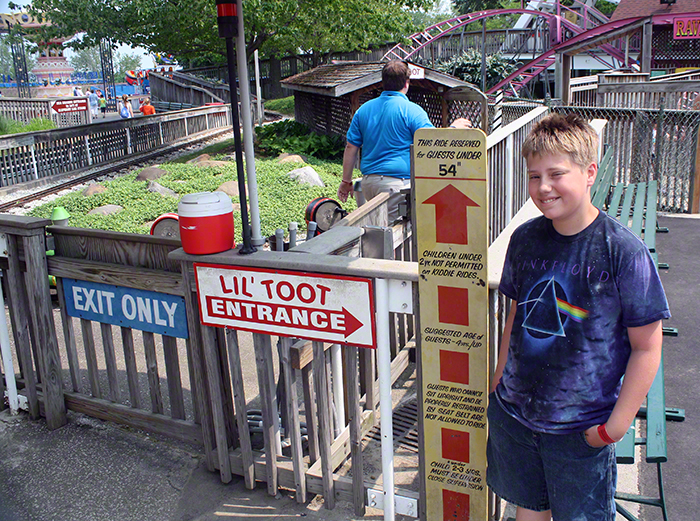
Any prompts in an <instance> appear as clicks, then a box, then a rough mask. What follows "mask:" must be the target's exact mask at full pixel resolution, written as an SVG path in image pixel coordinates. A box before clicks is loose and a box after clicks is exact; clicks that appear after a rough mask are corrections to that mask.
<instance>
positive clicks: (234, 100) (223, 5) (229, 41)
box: [216, 0, 257, 255]
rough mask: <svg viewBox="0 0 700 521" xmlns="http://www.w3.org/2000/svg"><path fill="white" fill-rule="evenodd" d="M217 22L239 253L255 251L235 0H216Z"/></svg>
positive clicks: (244, 253)
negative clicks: (232, 151) (240, 97)
mask: <svg viewBox="0 0 700 521" xmlns="http://www.w3.org/2000/svg"><path fill="white" fill-rule="evenodd" d="M216 12H217V22H218V24H219V36H220V37H221V38H224V39H225V40H226V60H227V65H228V84H229V89H230V91H231V121H232V124H233V143H234V146H235V148H236V172H237V174H238V194H239V199H240V203H241V222H242V226H243V246H241V249H240V250H239V253H240V254H241V255H246V254H249V253H254V252H256V251H257V248H255V247H254V246H253V245H252V242H251V232H250V221H249V220H248V201H247V199H246V191H245V175H244V173H243V150H242V148H241V127H240V123H239V120H238V92H237V89H236V63H235V61H234V55H235V51H234V48H233V38H234V37H235V36H236V35H237V34H238V14H237V13H238V11H237V6H236V3H235V2H230V0H216Z"/></svg>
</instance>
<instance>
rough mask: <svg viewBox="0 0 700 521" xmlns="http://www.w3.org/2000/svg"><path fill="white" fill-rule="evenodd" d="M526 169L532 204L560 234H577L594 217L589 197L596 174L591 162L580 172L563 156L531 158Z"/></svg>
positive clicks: (537, 156)
mask: <svg viewBox="0 0 700 521" xmlns="http://www.w3.org/2000/svg"><path fill="white" fill-rule="evenodd" d="M527 169H528V176H529V182H528V191H529V194H530V197H531V198H532V201H533V202H534V203H535V206H537V208H539V210H540V211H541V212H542V213H543V214H544V216H545V217H547V219H551V220H552V225H553V226H554V229H555V230H557V232H559V233H560V234H562V235H574V234H577V233H579V232H580V231H582V230H583V229H585V228H586V227H587V226H588V225H589V224H591V223H592V222H593V221H594V220H595V218H596V217H597V216H598V209H597V208H596V207H595V206H593V204H592V203H591V196H590V188H591V186H593V182H594V181H595V178H596V174H597V173H598V165H596V164H595V163H591V164H590V165H589V166H588V167H587V168H586V169H585V170H584V169H582V168H581V167H580V166H579V165H577V164H575V163H574V162H572V161H571V158H570V157H569V155H568V154H566V153H559V154H545V155H532V156H529V157H528V158H527Z"/></svg>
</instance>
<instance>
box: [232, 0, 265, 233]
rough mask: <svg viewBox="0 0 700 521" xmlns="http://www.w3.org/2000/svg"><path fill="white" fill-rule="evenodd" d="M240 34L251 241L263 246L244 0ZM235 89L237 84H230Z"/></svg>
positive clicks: (238, 47)
mask: <svg viewBox="0 0 700 521" xmlns="http://www.w3.org/2000/svg"><path fill="white" fill-rule="evenodd" d="M236 5H237V12H238V13H239V16H238V36H237V37H236V59H237V61H238V84H239V85H240V91H241V125H242V127H243V151H244V152H245V172H246V177H247V178H248V203H249V204H250V231H251V237H250V242H251V243H252V245H253V246H262V245H263V244H265V239H264V237H263V236H262V232H261V231H260V206H259V203H258V179H257V177H256V174H255V150H254V149H253V117H252V115H251V111H250V80H249V79H248V59H247V54H246V51H245V32H244V28H243V1H242V0H237V2H236ZM229 87H230V88H231V89H235V88H236V86H235V85H229Z"/></svg>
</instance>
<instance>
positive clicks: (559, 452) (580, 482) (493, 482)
mask: <svg viewBox="0 0 700 521" xmlns="http://www.w3.org/2000/svg"><path fill="white" fill-rule="evenodd" d="M488 420H489V438H488V445H487V449H486V454H487V460H488V468H487V471H486V481H487V482H488V485H489V486H490V487H491V489H492V490H493V491H494V492H495V493H496V495H498V496H500V497H502V498H503V499H505V500H506V501H508V502H509V503H512V504H514V505H516V506H520V507H524V508H527V509H529V510H535V511H538V512H542V511H545V510H550V509H551V511H552V518H553V520H554V521H614V519H615V500H614V497H615V485H616V480H617V464H616V462H615V446H614V445H608V446H606V447H602V448H595V447H591V446H590V445H589V444H588V442H587V441H586V438H585V436H584V433H583V432H578V433H574V434H544V433H539V432H534V431H532V430H530V429H528V428H527V427H526V426H525V425H523V424H522V423H520V422H519V421H518V420H516V419H515V418H513V417H512V416H511V415H510V414H508V413H507V412H505V411H504V410H503V407H502V406H501V405H500V403H499V401H498V398H496V396H495V395H494V394H493V393H492V394H491V396H490V400H489V407H488Z"/></svg>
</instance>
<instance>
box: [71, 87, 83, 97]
mask: <svg viewBox="0 0 700 521" xmlns="http://www.w3.org/2000/svg"><path fill="white" fill-rule="evenodd" d="M82 95H83V91H82V90H81V88H80V85H76V86H75V87H73V96H82Z"/></svg>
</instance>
